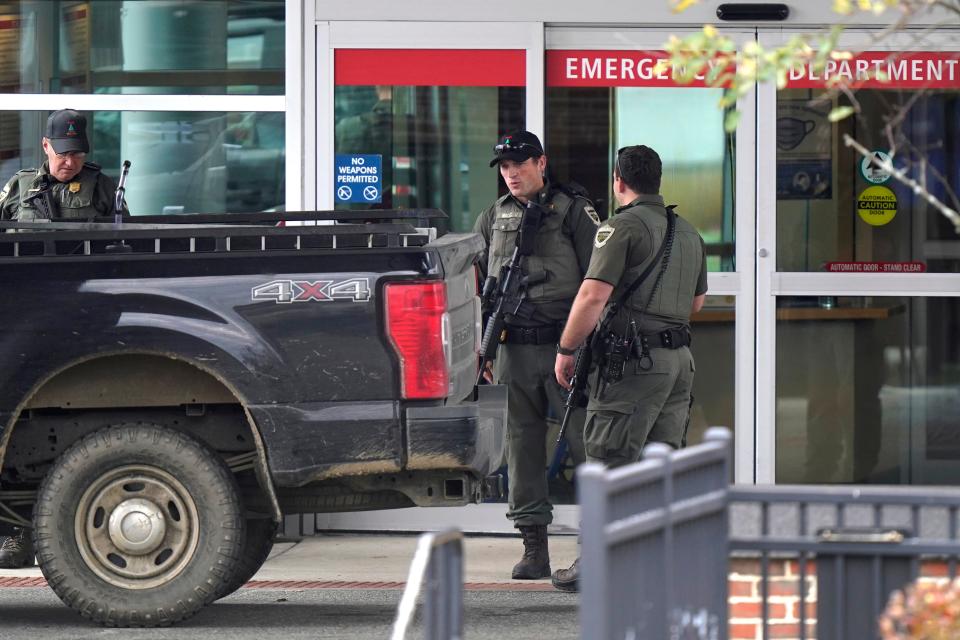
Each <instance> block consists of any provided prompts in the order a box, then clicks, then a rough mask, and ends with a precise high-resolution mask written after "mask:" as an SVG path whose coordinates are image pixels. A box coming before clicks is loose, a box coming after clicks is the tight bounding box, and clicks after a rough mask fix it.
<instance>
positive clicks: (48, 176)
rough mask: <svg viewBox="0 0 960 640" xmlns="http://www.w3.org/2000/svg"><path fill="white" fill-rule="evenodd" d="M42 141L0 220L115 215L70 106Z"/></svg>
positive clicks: (83, 123) (7, 192)
mask: <svg viewBox="0 0 960 640" xmlns="http://www.w3.org/2000/svg"><path fill="white" fill-rule="evenodd" d="M41 145H42V147H43V152H44V153H45V154H46V156H47V160H46V162H44V163H43V164H42V165H41V166H40V168H39V169H23V170H22V171H18V172H17V173H16V174H15V175H14V176H13V177H12V178H11V179H10V180H9V181H8V182H7V184H6V185H5V186H4V187H3V191H0V218H2V219H3V220H23V221H31V220H54V219H58V220H85V219H88V218H95V217H98V216H108V215H112V214H113V213H114V211H113V203H114V195H115V191H116V183H115V182H114V181H113V180H112V179H111V178H110V177H108V176H105V175H104V174H103V173H101V172H100V166H99V165H97V164H94V163H93V162H85V160H86V157H87V153H88V152H89V151H90V143H89V141H88V140H87V119H86V118H85V117H84V116H83V115H82V114H80V113H79V112H77V111H74V110H73V109H61V110H60V111H54V112H53V113H51V114H50V117H49V118H47V128H46V134H45V135H44V137H43V140H42V141H41ZM122 213H123V214H126V213H127V211H126V206H125V205H124V207H123V211H122ZM0 558H2V555H0Z"/></svg>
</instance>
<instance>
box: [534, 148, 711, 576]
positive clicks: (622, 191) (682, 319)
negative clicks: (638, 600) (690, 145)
mask: <svg viewBox="0 0 960 640" xmlns="http://www.w3.org/2000/svg"><path fill="white" fill-rule="evenodd" d="M662 172H663V169H662V165H661V162H660V156H658V155H657V153H656V152H655V151H654V150H653V149H651V148H649V147H646V146H643V145H635V146H631V147H625V148H623V149H621V150H620V152H619V153H618V154H617V159H616V162H615V163H614V172H613V193H614V196H615V197H616V199H617V202H618V204H620V207H619V208H618V209H617V210H616V215H614V216H613V217H611V219H610V220H609V221H608V222H606V223H604V224H603V226H601V227H600V228H599V229H598V230H597V236H596V239H595V240H594V243H593V256H592V257H591V259H590V267H589V269H588V270H587V274H586V277H585V279H584V281H583V285H582V286H581V287H580V291H579V293H577V298H576V300H575V301H574V303H573V308H572V309H571V311H570V318H569V319H568V320H567V324H566V328H565V329H564V332H563V336H562V337H561V338H560V344H559V346H558V349H557V351H558V353H557V357H556V363H555V373H556V377H557V382H559V383H560V384H561V385H562V386H563V387H565V388H569V387H570V377H571V375H572V373H573V368H574V353H575V352H576V350H577V348H578V347H580V345H582V344H583V343H584V341H585V340H586V338H587V336H588V335H589V334H590V332H591V331H593V329H594V327H596V326H597V323H598V321H599V319H600V317H601V313H602V312H604V310H605V308H607V305H608V303H613V302H619V301H620V300H621V298H622V297H623V296H624V295H626V293H627V292H628V291H629V290H630V288H631V286H632V285H633V284H634V283H635V282H639V284H638V285H637V286H636V288H635V289H633V291H632V293H630V294H629V296H627V297H626V299H625V300H623V303H622V304H620V305H619V307H618V311H617V313H616V314H615V315H614V316H613V317H612V318H610V322H609V327H608V331H607V333H606V335H604V336H600V338H601V340H600V341H599V342H598V343H597V344H598V346H599V347H601V348H599V349H595V350H594V353H593V356H594V361H595V362H598V366H597V368H596V369H595V371H594V373H593V374H592V375H591V378H590V382H591V387H590V400H589V403H588V405H587V420H586V424H585V425H584V434H583V439H584V447H585V449H586V455H587V460H588V461H590V462H599V463H602V464H605V465H606V466H608V467H618V466H622V465H625V464H628V463H631V462H635V461H637V460H638V459H639V457H640V452H641V451H642V450H643V447H644V445H645V444H646V443H647V442H663V443H666V444H668V445H670V446H671V447H673V448H674V449H678V448H680V447H682V446H684V445H685V444H686V432H687V427H688V425H689V420H690V403H691V398H692V395H691V392H692V390H693V374H694V364H693V355H692V354H691V353H690V339H691V335H690V316H691V314H693V313H695V312H697V311H699V310H700V309H701V308H702V307H703V303H704V300H705V299H706V293H707V262H706V254H705V251H704V243H703V238H701V237H700V234H699V233H697V230H696V229H695V228H694V227H693V225H691V224H690V223H689V222H687V221H686V220H684V219H683V218H681V217H679V216H677V215H676V214H674V213H672V209H668V208H666V207H665V206H664V203H663V196H661V195H660V179H661V176H662ZM670 218H672V222H671V220H670ZM671 226H672V227H673V229H672V232H671V230H670V227H671ZM671 236H672V237H671ZM661 247H663V249H664V250H663V252H662V253H661V251H660V249H661ZM668 249H669V250H668ZM651 265H652V268H651V269H650V270H649V271H648V270H647V268H648V267H650V266H651ZM644 272H646V277H643V278H642V279H641V276H642V275H643V274H644ZM597 351H600V353H597ZM579 562H580V561H579V559H577V560H576V561H574V563H573V565H572V566H571V567H570V568H569V569H561V570H559V571H557V572H556V573H555V574H554V575H553V585H554V586H555V587H556V588H557V589H560V590H561V591H576V590H577V589H578V580H579V573H580V564H579Z"/></svg>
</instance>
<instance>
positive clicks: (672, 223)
mask: <svg viewBox="0 0 960 640" xmlns="http://www.w3.org/2000/svg"><path fill="white" fill-rule="evenodd" d="M676 206H677V205H675V204H671V205H669V206H668V207H666V210H667V233H666V235H665V236H664V237H663V242H661V243H660V249H659V250H658V251H657V255H656V256H654V258H653V260H651V261H650V264H648V265H647V268H646V269H644V270H643V273H641V274H640V275H639V276H637V278H636V280H634V281H633V282H631V283H630V286H629V287H627V290H626V291H624V292H623V294H622V295H621V296H620V298H619V299H618V300H617V301H616V302H614V303H613V306H612V307H611V309H612V310H613V313H616V312H617V311H618V310H619V309H620V307H621V306H623V303H625V302H626V301H627V299H629V298H630V296H631V295H633V292H634V291H636V290H637V287H639V286H640V285H641V284H643V281H644V280H646V279H647V276H649V275H650V272H652V271H653V268H654V267H656V266H657V265H658V264H660V261H661V260H662V259H663V252H664V251H665V250H666V248H667V244H668V240H670V239H671V237H672V236H673V234H674V232H675V231H676V227H677V220H676V218H677V214H676V213H674V212H673V210H674V208H676ZM664 266H666V265H664ZM613 313H611V314H609V315H608V317H610V318H612V316H613Z"/></svg>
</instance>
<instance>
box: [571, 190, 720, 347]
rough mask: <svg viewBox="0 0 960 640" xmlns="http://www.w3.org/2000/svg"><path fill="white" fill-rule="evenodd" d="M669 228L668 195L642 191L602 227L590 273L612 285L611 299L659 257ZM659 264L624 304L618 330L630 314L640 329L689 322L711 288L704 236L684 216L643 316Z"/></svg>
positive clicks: (617, 319) (653, 328)
mask: <svg viewBox="0 0 960 640" xmlns="http://www.w3.org/2000/svg"><path fill="white" fill-rule="evenodd" d="M666 233H667V211H666V208H665V207H664V205H663V197H662V196H659V195H641V196H640V197H638V198H637V199H636V200H634V201H633V202H631V203H630V204H628V205H627V206H625V207H621V208H619V209H617V214H616V215H614V216H613V217H612V218H610V220H608V221H607V222H606V223H604V224H603V225H602V226H601V227H600V228H599V229H598V230H597V234H596V238H595V240H594V242H593V255H592V257H591V259H590V267H589V268H588V270H587V274H586V277H587V278H591V279H594V280H602V281H603V282H606V283H608V284H612V285H613V286H614V291H613V294H612V295H611V298H610V299H611V300H618V299H619V297H620V296H621V295H623V291H624V290H625V289H626V288H628V287H629V286H630V285H631V284H632V283H633V281H634V280H635V279H636V278H637V276H639V275H640V274H641V273H642V272H643V270H644V269H645V268H646V266H647V265H648V264H649V263H650V261H652V260H653V259H654V257H656V254H657V252H658V251H659V250H660V244H661V243H662V242H663V239H664V237H665V236H666ZM659 269H660V267H659V266H655V267H654V268H653V270H652V271H651V272H650V274H649V275H648V276H647V278H646V279H645V280H644V282H643V284H642V285H641V286H639V287H638V288H637V289H636V290H635V291H634V292H633V294H632V295H631V296H630V298H629V300H627V301H626V303H625V304H624V305H623V308H622V309H621V311H620V314H619V316H618V318H616V319H614V321H613V327H614V330H615V331H618V332H620V331H622V330H623V329H624V327H625V326H626V322H627V319H628V318H630V319H633V320H636V321H637V322H638V326H637V328H638V329H639V330H640V332H641V333H649V332H653V331H659V330H661V329H664V328H666V327H676V326H681V325H689V323H690V312H691V309H692V306H693V298H694V296H698V295H701V294H704V293H706V292H707V259H706V252H705V250H704V243H703V238H701V237H700V234H699V233H697V230H696V229H695V228H694V227H693V225H691V224H690V223H689V222H687V221H686V220H684V219H683V218H681V217H680V216H677V219H676V232H675V236H674V241H673V248H672V249H671V254H670V262H669V264H668V267H667V270H666V272H665V273H664V275H663V278H662V279H661V281H660V285H659V287H658V288H657V291H656V295H654V297H653V300H652V301H651V303H650V306H649V308H648V309H647V312H646V314H643V315H642V317H641V313H640V312H641V311H642V310H643V308H644V306H645V305H646V302H647V300H648V299H649V298H650V293H651V291H652V289H653V285H654V283H655V282H656V279H657V274H658V272H659Z"/></svg>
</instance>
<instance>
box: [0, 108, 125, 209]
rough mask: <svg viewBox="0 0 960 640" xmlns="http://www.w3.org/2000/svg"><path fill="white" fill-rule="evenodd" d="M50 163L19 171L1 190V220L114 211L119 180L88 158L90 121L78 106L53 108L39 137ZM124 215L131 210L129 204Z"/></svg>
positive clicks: (47, 160)
mask: <svg viewBox="0 0 960 640" xmlns="http://www.w3.org/2000/svg"><path fill="white" fill-rule="evenodd" d="M40 144H41V146H42V147H43V152H44V154H45V155H46V157H47V159H46V161H45V162H44V163H43V164H42V165H41V166H40V168H39V169H23V170H21V171H18V172H17V173H16V174H15V175H14V176H13V177H12V178H11V179H10V180H9V181H8V182H7V184H6V185H5V186H4V187H3V190H2V191H0V219H3V220H23V221H27V222H29V221H32V220H38V221H41V220H84V219H88V218H95V217H102V216H109V215H112V214H113V212H114V194H115V190H116V187H117V185H116V183H114V181H113V179H112V178H110V177H109V176H106V175H104V174H103V173H101V171H100V165H98V164H95V163H93V162H87V161H86V158H87V153H89V152H90V142H89V140H88V139H87V119H86V118H85V117H84V116H83V114H81V113H80V112H78V111H74V110H73V109H61V110H59V111H54V112H53V113H51V114H50V117H49V118H47V127H46V130H45V134H44V136H43V138H42V139H41V141H40ZM122 213H123V215H127V214H128V211H127V208H126V204H125V203H124V207H123V211H122Z"/></svg>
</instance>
